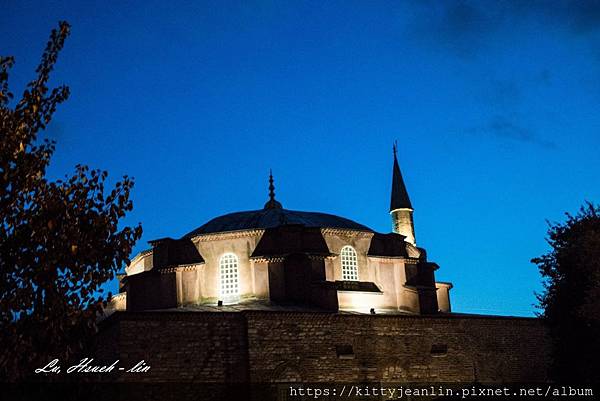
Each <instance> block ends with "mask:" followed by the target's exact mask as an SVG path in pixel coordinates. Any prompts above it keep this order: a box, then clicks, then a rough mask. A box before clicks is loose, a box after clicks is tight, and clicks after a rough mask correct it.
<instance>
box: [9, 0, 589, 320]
mask: <svg viewBox="0 0 600 401" xmlns="http://www.w3.org/2000/svg"><path fill="white" fill-rule="evenodd" d="M2 3H3V4H2V12H1V13H0V54H3V55H14V56H15V57H16V59H17V63H16V65H15V67H14V68H13V72H12V74H11V82H12V85H13V86H12V88H13V90H14V91H15V92H16V94H17V95H18V94H19V93H20V92H21V91H22V89H23V85H24V83H25V82H26V81H27V80H30V79H31V78H33V72H34V69H35V66H36V65H37V63H38V61H39V57H40V55H41V53H42V51H43V48H44V45H45V43H46V40H47V37H48V34H49V32H50V30H51V29H52V28H54V27H55V26H56V25H57V21H59V20H61V19H65V20H67V21H69V22H70V23H71V24H72V27H73V29H72V35H71V37H70V38H69V39H68V41H67V43H66V46H65V49H64V51H63V52H62V54H61V56H60V60H59V63H58V66H57V70H56V73H55V75H54V80H53V82H54V83H55V84H59V83H66V84H68V85H69V86H70V88H71V91H72V96H71V98H70V99H69V100H68V102H67V103H65V104H63V105H62V106H61V107H60V110H59V111H58V112H57V114H56V118H55V120H54V121H53V122H52V124H51V125H50V127H49V129H48V131H47V135H48V136H49V137H51V138H54V139H56V140H57V141H58V145H57V152H56V154H55V157H54V159H53V164H52V168H51V170H50V173H51V175H52V176H55V177H57V176H61V175H64V174H67V173H71V172H72V171H73V167H74V165H75V164H77V163H84V164H88V165H90V166H91V167H96V168H101V169H107V170H108V171H109V172H110V173H111V177H119V176H121V175H123V174H129V175H131V176H134V177H135V179H136V187H135V189H134V193H133V199H134V207H135V209H134V211H133V212H132V213H131V214H130V216H129V217H128V218H127V222H128V223H132V224H133V223H136V222H138V221H141V222H142V224H143V228H144V236H143V238H142V241H141V242H140V243H139V244H138V246H137V247H136V250H141V249H144V248H146V247H147V244H146V241H148V240H151V239H155V238H159V237H164V236H171V237H178V236H181V235H183V234H185V233H187V232H188V231H191V230H192V229H194V228H195V227H197V226H200V225H201V224H203V223H204V222H206V221H207V220H209V219H211V218H212V217H215V216H218V215H221V214H224V213H228V212H232V211H239V210H251V209H257V208H261V207H262V205H263V204H264V202H265V201H266V200H267V185H268V183H267V175H268V170H269V168H273V171H274V175H275V179H276V188H277V189H276V192H277V198H278V200H279V201H281V202H282V203H283V205H284V207H286V208H289V209H296V210H310V211H322V212H328V213H333V214H339V215H342V216H345V217H348V218H351V219H353V220H356V221H358V222H360V223H363V224H365V225H367V226H370V227H372V228H373V229H375V230H378V231H383V232H389V231H390V218H389V215H388V207H389V193H390V185H391V172H392V153H391V146H392V142H393V140H395V139H397V140H398V147H399V159H400V165H401V168H402V171H403V174H404V178H405V181H406V184H407V187H408V190H409V193H410V196H411V198H412V203H413V205H414V207H415V224H416V235H417V242H418V245H419V246H422V247H425V248H426V249H427V250H428V254H429V258H430V259H431V260H433V261H436V262H437V263H438V264H439V265H440V266H441V268H440V270H439V271H438V272H437V279H438V280H443V281H452V282H453V283H454V284H455V288H454V289H453V290H452V302H453V308H454V310H455V311H459V312H474V313H493V314H511V315H525V316H527V315H532V314H533V311H534V308H533V307H532V304H533V303H534V302H535V298H534V295H533V292H534V291H535V290H540V288H541V286H540V277H539V275H538V273H537V269H536V267H535V266H534V265H532V264H531V263H530V261H529V260H530V259H531V258H532V257H535V256H538V255H540V254H541V253H543V252H545V251H546V250H547V249H548V246H547V244H546V243H545V234H546V230H547V224H546V222H545V220H546V219H549V220H553V221H556V220H562V219H563V217H564V215H563V213H564V212H566V211H570V212H575V211H577V209H578V207H579V206H580V205H581V204H582V203H583V202H584V200H590V201H595V202H598V201H599V200H600V185H599V184H600V182H599V181H600V180H599V179H598V171H600V153H599V149H600V135H598V131H599V128H600V113H599V111H600V29H598V28H599V27H600V4H599V2H595V1H585V2H583V1H582V2H566V1H565V2H559V1H556V2H551V1H550V2H541V1H540V2H538V1H528V2H523V1H517V0H515V1H489V2H486V1H465V2H450V1H439V2H434V1H419V2H416V1H415V2H387V3H386V2H366V1H359V2H348V1H343V2H333V1H332V2H323V1H315V2H296V1H294V2H292V1H240V2H230V1H214V2H208V1H205V2H202V1H189V2H177V1H168V2H167V1H138V2H117V1H97V2H92V1H73V2H51V1H41V2H35V1H28V2H19V1H11V0H4V1H3V2H2ZM121 3H123V4H121ZM109 288H110V289H112V290H113V291H114V290H115V289H116V284H115V283H114V282H113V283H111V285H110V286H109Z"/></svg>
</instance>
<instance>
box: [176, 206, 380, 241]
mask: <svg viewBox="0 0 600 401" xmlns="http://www.w3.org/2000/svg"><path fill="white" fill-rule="evenodd" d="M286 224H300V225H303V226H306V227H319V228H343V229H349V230H358V231H369V232H373V230H371V229H370V228H369V227H366V226H363V225H362V224H359V223H357V222H355V221H352V220H350V219H346V218H344V217H339V216H335V215H333V214H327V213H317V212H300V211H296V210H287V209H283V208H281V207H278V208H266V209H260V210H251V211H246V212H235V213H229V214H226V215H223V216H219V217H215V218H214V219H212V220H210V221H209V222H208V223H206V224H204V225H203V226H200V227H198V228H197V229H195V230H194V231H192V232H190V233H188V234H187V235H186V236H185V238H191V237H194V236H196V235H201V234H210V233H220V232H227V231H240V230H252V229H265V228H273V227H278V226H282V225H286Z"/></svg>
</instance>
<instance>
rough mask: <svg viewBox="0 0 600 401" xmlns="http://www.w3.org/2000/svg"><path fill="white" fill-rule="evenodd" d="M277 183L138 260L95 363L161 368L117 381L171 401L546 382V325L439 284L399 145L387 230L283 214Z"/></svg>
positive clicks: (112, 305) (115, 302)
mask: <svg viewBox="0 0 600 401" xmlns="http://www.w3.org/2000/svg"><path fill="white" fill-rule="evenodd" d="M269 181H270V185H269V198H268V200H267V202H266V204H265V205H264V207H262V208H261V209H258V210H251V211H241V212H235V213H230V214H226V215H224V216H219V217H216V218H214V219H212V220H210V221H208V222H206V223H205V224H204V225H202V226H200V227H198V228H196V229H194V230H192V231H190V232H189V233H188V234H187V235H184V236H183V237H182V238H179V239H173V238H162V239H157V240H154V241H150V245H151V246H152V248H151V249H148V250H146V251H143V252H141V253H139V254H138V255H136V256H135V257H134V258H133V259H132V261H131V263H130V264H129V266H127V267H126V269H125V274H123V275H122V276H121V277H120V293H119V294H118V295H116V296H114V297H112V299H111V301H110V302H109V307H108V308H107V311H109V313H107V314H106V317H105V318H104V319H103V320H102V321H101V324H100V330H99V333H98V335H97V337H96V339H97V344H98V348H97V352H96V354H95V357H96V358H97V359H98V360H103V361H114V360H119V361H121V362H122V363H124V364H130V365H131V366H133V365H135V364H136V363H138V362H139V361H141V360H143V361H145V363H146V364H147V365H149V366H151V367H152V368H151V369H150V370H149V372H148V373H146V374H145V375H143V376H139V375H132V374H128V373H123V372H117V373H116V377H115V378H114V380H116V381H125V382H128V381H133V382H140V381H143V382H146V383H160V382H162V383H164V382H170V383H178V385H177V386H169V387H165V389H168V392H169V395H170V396H171V398H170V399H184V398H183V396H182V397H179V396H180V395H182V394H180V393H185V392H186V391H188V390H189V389H188V388H187V387H186V386H183V385H181V384H182V383H221V384H222V386H221V387H218V389H219V393H223V397H222V398H221V399H247V398H248V397H247V396H244V397H229V396H228V395H227V390H228V389H230V388H235V387H231V386H230V384H232V383H233V384H235V383H238V384H239V383H246V384H247V383H252V384H265V383H411V382H412V383H520V382H528V383H539V382H544V381H546V380H547V373H546V367H548V366H550V356H549V349H550V344H551V342H550V339H549V337H548V336H547V332H546V330H545V327H544V326H543V324H542V322H541V321H540V320H539V319H536V318H521V317H508V316H489V315H472V314H464V313H456V312H455V311H452V312H451V310H450V298H449V292H450V289H451V288H452V284H450V283H445V282H439V281H436V279H435V274H436V272H437V270H438V265H437V264H435V263H433V262H431V261H428V260H427V253H426V252H425V249H423V248H421V247H419V246H417V240H416V237H415V227H414V223H413V212H414V210H413V205H412V203H411V201H410V198H409V195H408V191H407V190H406V186H405V184H404V180H403V179H402V174H401V172H400V167H399V165H398V160H397V156H396V149H395V147H394V158H393V168H392V187H391V203H390V209H389V213H390V216H391V222H392V226H391V228H392V232H391V233H378V232H375V231H374V230H372V229H370V228H369V227H368V226H366V225H363V224H360V223H357V222H355V221H353V220H350V219H348V218H344V217H340V216H335V215H331V214H326V213H320V212H301V211H295V210H288V209H285V208H284V207H283V205H282V204H281V203H280V202H279V201H278V200H277V199H276V197H275V187H274V182H273V177H272V175H271V176H270V177H269ZM382 212H383V211H382ZM121 362H120V363H121ZM110 363H112V362H110ZM151 388H152V387H149V389H151ZM252 388H253V389H254V391H257V389H261V388H262V387H260V386H258V387H252ZM186 389H187V390H186ZM199 389H200V390H201V389H203V387H199V388H198V387H195V388H192V390H193V391H191V392H190V391H188V392H189V394H187V393H186V394H187V395H191V396H195V397H196V398H190V399H198V398H197V391H199ZM177 392H179V393H177ZM171 393H173V394H171ZM213 393H214V392H213ZM211 394H212V393H211ZM270 394H271V393H270ZM272 394H279V393H277V392H273V393H272ZM138 395H139V394H138ZM184 395H185V394H184ZM253 397H254V398H253V399H260V400H264V399H270V398H268V397H267V398H265V396H264V394H262V393H261V394H258V395H256V394H255V395H253ZM144 399H146V398H144ZM278 399H289V398H285V397H283V398H278Z"/></svg>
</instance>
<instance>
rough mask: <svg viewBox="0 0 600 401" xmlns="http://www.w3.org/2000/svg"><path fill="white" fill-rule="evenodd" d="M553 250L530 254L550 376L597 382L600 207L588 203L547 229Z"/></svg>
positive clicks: (599, 367)
mask: <svg viewBox="0 0 600 401" xmlns="http://www.w3.org/2000/svg"><path fill="white" fill-rule="evenodd" d="M548 243H549V244H550V246H551V247H552V250H551V251H550V252H548V253H546V254H545V255H542V256H540V257H538V258H535V259H533V260H532V262H533V263H535V264H537V266H538V268H539V271H540V273H541V275H542V277H543V279H544V292H543V293H542V294H538V295H537V297H538V301H539V307H540V309H542V310H543V312H542V313H541V317H542V318H543V320H544V322H545V323H546V325H547V326H548V328H549V333H550V336H551V338H552V342H553V344H552V345H553V346H552V356H553V364H552V368H551V375H552V378H553V379H555V380H557V381H562V382H590V383H599V382H600V360H599V359H598V358H599V357H600V208H598V207H597V206H594V205H593V204H592V203H586V205H585V206H583V207H581V209H580V211H579V213H578V214H577V215H575V216H572V215H570V214H567V221H566V222H565V223H562V224H559V223H555V224H552V225H551V226H550V228H549V229H548Z"/></svg>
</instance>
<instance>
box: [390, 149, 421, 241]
mask: <svg viewBox="0 0 600 401" xmlns="http://www.w3.org/2000/svg"><path fill="white" fill-rule="evenodd" d="M397 152H398V149H397V146H396V143H394V170H393V178H392V200H391V203H390V214H391V215H392V230H393V231H394V232H395V233H397V234H401V235H404V236H405V237H406V239H405V241H406V242H410V243H411V244H413V245H416V244H417V243H416V241H415V227H414V223H413V208H412V204H411V203H410V198H409V197H408V192H407V191H406V186H405V185H404V180H403V179H402V173H400V166H399V165H398V157H397V155H396V153H397Z"/></svg>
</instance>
